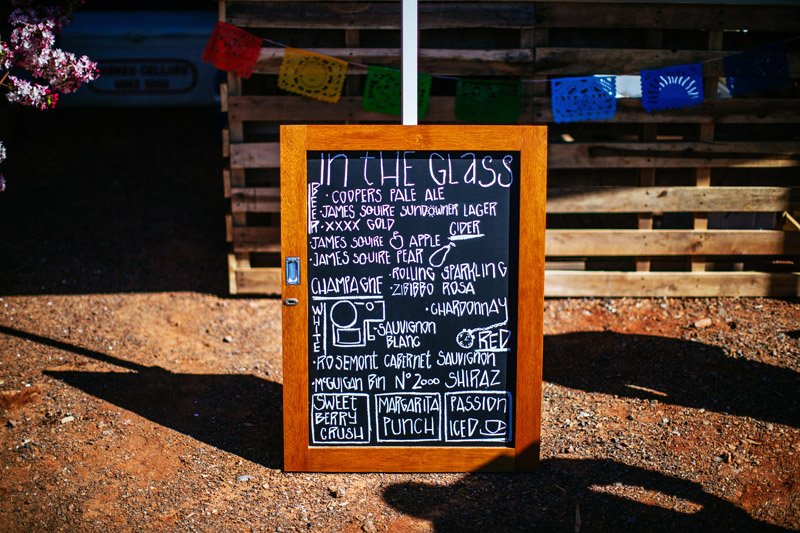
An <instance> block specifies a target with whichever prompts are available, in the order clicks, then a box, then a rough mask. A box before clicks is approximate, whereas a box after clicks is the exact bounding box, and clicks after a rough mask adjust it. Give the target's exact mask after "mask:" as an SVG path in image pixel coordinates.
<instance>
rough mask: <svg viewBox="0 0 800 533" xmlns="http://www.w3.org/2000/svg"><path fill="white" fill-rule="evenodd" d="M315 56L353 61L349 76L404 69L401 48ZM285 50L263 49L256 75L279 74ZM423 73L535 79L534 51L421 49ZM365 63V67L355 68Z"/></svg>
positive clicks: (347, 50) (333, 51) (320, 50)
mask: <svg viewBox="0 0 800 533" xmlns="http://www.w3.org/2000/svg"><path fill="white" fill-rule="evenodd" d="M308 50H310V51H312V52H317V53H319V54H323V55H327V56H331V57H336V58H339V59H342V60H345V61H349V62H350V64H349V65H348V66H347V73H348V74H361V75H363V74H366V73H367V69H366V68H365V67H364V66H363V64H365V63H367V64H373V65H384V66H390V67H395V68H398V69H399V68H400V66H401V61H400V59H401V51H400V49H399V48H308ZM283 56H284V49H283V48H262V49H261V53H260V54H259V56H258V61H257V62H256V65H255V67H254V68H253V72H256V73H258V74H272V75H275V74H278V72H279V70H280V67H281V63H282V62H283ZM417 57H418V62H419V68H420V70H422V71H426V72H431V73H435V74H444V75H461V76H478V75H481V76H489V75H494V76H532V75H533V72H534V70H533V51H532V50H529V49H523V48H512V49H500V50H462V49H439V48H420V49H419V52H418V54H417ZM355 63H361V64H355Z"/></svg>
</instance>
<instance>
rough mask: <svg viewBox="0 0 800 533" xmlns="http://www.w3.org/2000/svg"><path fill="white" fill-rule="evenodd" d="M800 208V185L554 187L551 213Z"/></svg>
mask: <svg viewBox="0 0 800 533" xmlns="http://www.w3.org/2000/svg"><path fill="white" fill-rule="evenodd" d="M798 209H800V187H713V188H698V187H554V188H551V189H549V190H548V191H547V212H548V213H653V214H661V213H681V212H709V213H710V212H724V211H740V212H781V211H793V210H798Z"/></svg>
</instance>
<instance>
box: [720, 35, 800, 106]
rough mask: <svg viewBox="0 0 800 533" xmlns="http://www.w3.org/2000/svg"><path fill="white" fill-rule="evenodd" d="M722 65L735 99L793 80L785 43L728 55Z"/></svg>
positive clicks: (723, 59)
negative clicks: (790, 78) (790, 74)
mask: <svg viewBox="0 0 800 533" xmlns="http://www.w3.org/2000/svg"><path fill="white" fill-rule="evenodd" d="M722 64H723V66H724V67H725V79H726V84H727V86H728V90H729V91H730V92H731V94H732V95H733V96H740V95H742V94H747V93H754V92H759V91H764V90H767V89H772V88H773V87H777V86H779V85H782V84H784V83H786V82H787V81H789V61H788V60H787V59H786V50H785V49H784V47H783V43H776V44H771V45H769V46H765V47H763V48H759V49H757V50H750V51H747V52H742V53H740V54H733V55H729V56H725V57H723V58H722Z"/></svg>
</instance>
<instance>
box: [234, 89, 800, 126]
mask: <svg viewBox="0 0 800 533" xmlns="http://www.w3.org/2000/svg"><path fill="white" fill-rule="evenodd" d="M526 113H527V114H528V116H527V117H525V115H526ZM228 116H229V117H230V119H231V120H236V121H270V122H273V121H274V122H280V123H291V122H296V123H303V122H308V121H311V120H313V121H315V122H320V121H322V122H342V121H354V120H357V121H361V122H397V121H398V120H399V117H395V116H392V115H386V114H383V113H375V112H372V111H365V110H364V109H362V107H361V97H360V96H343V97H342V98H341V99H340V100H339V102H338V103H337V104H335V105H331V104H329V103H326V102H319V101H316V100H311V99H309V98H304V97H302V96H288V95H287V96H230V97H229V98H228ZM454 120H455V98H454V97H452V96H432V97H431V98H430V105H429V106H428V114H427V115H426V116H425V117H424V118H423V121H427V122H452V121H454ZM552 121H553V114H552V108H551V104H550V99H549V98H543V97H536V99H535V101H534V102H533V103H532V104H531V103H530V102H529V101H527V100H526V101H523V118H522V119H521V122H522V123H531V122H537V123H539V122H552ZM709 121H714V122H716V123H717V124H750V123H754V122H758V123H764V124H791V123H798V122H800V99H797V98H742V99H726V100H706V101H704V102H703V103H702V104H701V105H700V106H698V107H695V108H692V110H691V111H690V112H687V111H686V110H684V109H679V110H665V111H659V112H658V113H657V114H652V113H647V112H646V111H645V110H644V109H643V108H642V103H641V100H639V99H638V98H623V99H620V100H617V112H616V115H615V117H614V118H613V119H611V120H609V121H597V122H631V123H659V124H661V123H682V124H695V123H703V122H709Z"/></svg>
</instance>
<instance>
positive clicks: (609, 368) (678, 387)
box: [544, 332, 800, 427]
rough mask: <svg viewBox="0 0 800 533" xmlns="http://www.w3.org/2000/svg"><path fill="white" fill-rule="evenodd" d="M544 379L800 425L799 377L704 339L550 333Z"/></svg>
mask: <svg viewBox="0 0 800 533" xmlns="http://www.w3.org/2000/svg"><path fill="white" fill-rule="evenodd" d="M544 379H545V381H549V382H552V383H557V384H559V385H563V386H565V387H570V388H573V389H580V390H584V391H587V392H601V393H606V394H616V395H618V396H623V397H629V398H642V399H646V400H658V401H660V402H664V403H667V404H673V405H680V406H684V407H693V408H705V409H708V410H710V411H716V412H721V413H729V414H733V415H737V416H749V417H752V418H755V419H757V420H762V421H767V422H775V423H779V424H786V425H790V426H793V427H800V397H799V396H798V394H797V391H798V390H800V374H798V373H797V372H794V371H792V370H789V369H785V368H780V367H776V366H771V365H768V364H764V363H760V362H757V361H751V360H746V359H741V358H740V359H734V358H732V357H730V356H729V355H728V354H726V353H725V352H724V351H723V350H722V349H721V348H718V347H715V346H709V345H707V344H703V343H700V342H690V341H684V340H680V339H673V338H669V337H655V336H649V335H626V334H620V333H613V332H578V333H566V334H563V335H546V336H545V339H544Z"/></svg>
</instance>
